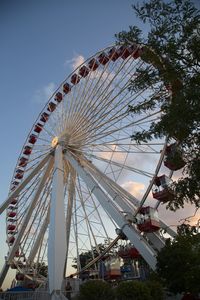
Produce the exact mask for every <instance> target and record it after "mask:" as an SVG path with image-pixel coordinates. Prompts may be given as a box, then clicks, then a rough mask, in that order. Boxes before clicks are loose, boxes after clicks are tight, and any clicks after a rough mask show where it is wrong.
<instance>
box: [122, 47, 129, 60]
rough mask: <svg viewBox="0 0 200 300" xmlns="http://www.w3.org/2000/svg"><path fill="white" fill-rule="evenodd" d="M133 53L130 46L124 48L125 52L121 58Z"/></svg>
mask: <svg viewBox="0 0 200 300" xmlns="http://www.w3.org/2000/svg"><path fill="white" fill-rule="evenodd" d="M130 55H131V49H130V48H124V50H123V53H122V55H121V58H123V59H126V58H128V57H129V56H130Z"/></svg>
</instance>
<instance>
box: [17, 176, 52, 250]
mask: <svg viewBox="0 0 200 300" xmlns="http://www.w3.org/2000/svg"><path fill="white" fill-rule="evenodd" d="M49 182H50V184H51V180H47V183H46V184H45V185H44V190H43V191H42V193H41V195H40V201H38V202H37V203H36V205H35V212H34V213H33V214H32V216H31V218H30V221H29V224H28V225H27V227H29V229H28V228H27V232H26V233H25V235H24V237H23V238H22V240H21V244H23V243H24V244H25V243H26V240H27V239H28V238H29V234H30V231H32V232H34V235H36V232H37V229H38V228H39V226H40V222H41V218H42V217H43V215H44V214H45V211H46V209H47V206H48V205H49V204H48V201H47V198H48V195H49V194H47V196H46V191H47V190H48V188H49V185H50V184H49ZM36 219H39V220H38V228H34V227H35V222H36ZM32 242H34V239H33V238H32ZM29 246H30V245H29ZM28 248H29V247H28V246H27V249H26V250H28Z"/></svg>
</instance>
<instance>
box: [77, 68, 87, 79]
mask: <svg viewBox="0 0 200 300" xmlns="http://www.w3.org/2000/svg"><path fill="white" fill-rule="evenodd" d="M89 72H90V70H89V69H88V68H87V67H86V66H82V67H81V68H80V69H79V71H78V73H79V75H81V76H82V77H86V76H87V75H88V74H89Z"/></svg>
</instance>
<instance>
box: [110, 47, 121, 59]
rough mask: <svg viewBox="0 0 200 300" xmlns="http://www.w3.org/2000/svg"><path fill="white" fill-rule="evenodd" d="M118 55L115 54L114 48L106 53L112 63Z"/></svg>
mask: <svg viewBox="0 0 200 300" xmlns="http://www.w3.org/2000/svg"><path fill="white" fill-rule="evenodd" d="M119 56H120V55H119V53H118V52H117V49H116V48H115V47H113V48H111V49H110V50H109V51H108V57H109V58H110V59H111V60H112V61H116V60H117V59H118V58H119Z"/></svg>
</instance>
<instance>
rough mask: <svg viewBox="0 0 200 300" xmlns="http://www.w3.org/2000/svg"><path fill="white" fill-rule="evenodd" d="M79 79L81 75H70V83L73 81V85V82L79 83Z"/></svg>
mask: <svg viewBox="0 0 200 300" xmlns="http://www.w3.org/2000/svg"><path fill="white" fill-rule="evenodd" d="M80 79H81V77H80V76H78V75H77V74H76V73H75V74H73V75H72V77H71V83H73V84H74V85H75V84H77V83H79V81H80Z"/></svg>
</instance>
